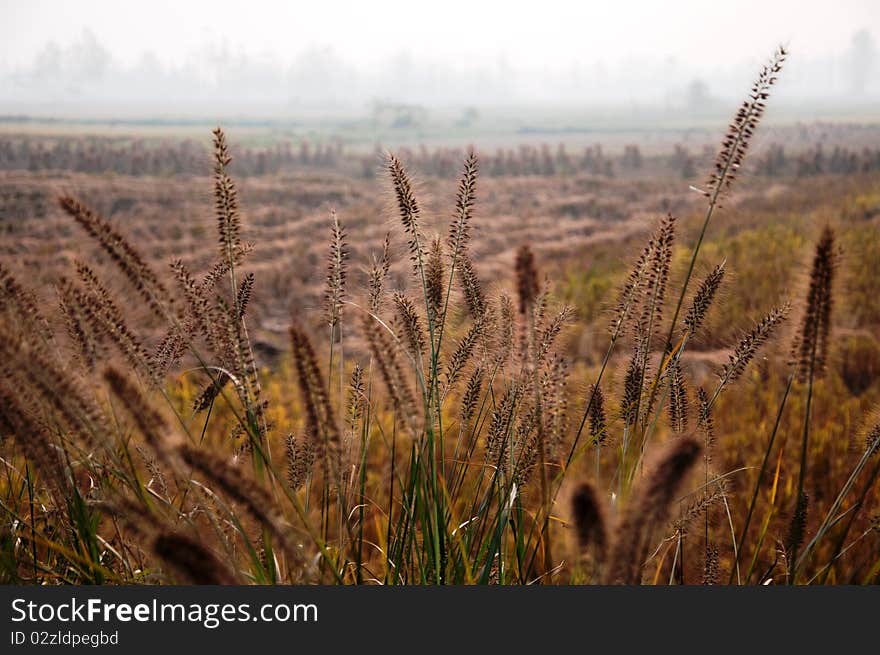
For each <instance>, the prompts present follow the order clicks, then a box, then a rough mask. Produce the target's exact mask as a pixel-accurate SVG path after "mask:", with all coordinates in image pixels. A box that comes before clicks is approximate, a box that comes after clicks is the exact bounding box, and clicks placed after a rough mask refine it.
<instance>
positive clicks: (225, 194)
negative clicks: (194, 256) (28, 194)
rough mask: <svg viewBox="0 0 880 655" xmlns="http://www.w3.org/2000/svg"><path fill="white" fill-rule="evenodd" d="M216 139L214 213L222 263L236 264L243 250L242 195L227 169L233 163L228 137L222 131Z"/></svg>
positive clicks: (216, 135) (217, 134) (217, 129)
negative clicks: (239, 196)
mask: <svg viewBox="0 0 880 655" xmlns="http://www.w3.org/2000/svg"><path fill="white" fill-rule="evenodd" d="M213 135H214V212H215V214H216V217H217V233H218V234H219V236H220V259H223V260H226V261H227V262H233V261H235V259H236V257H237V252H238V250H239V249H240V248H241V237H240V234H241V217H240V216H239V213H238V192H237V191H236V188H235V182H233V181H232V178H231V177H229V174H228V173H227V171H226V169H227V168H228V166H229V164H230V163H232V155H230V154H229V146H228V145H227V143H226V134H225V133H224V132H223V130H222V129H221V128H219V127H217V128H215V129H214V131H213Z"/></svg>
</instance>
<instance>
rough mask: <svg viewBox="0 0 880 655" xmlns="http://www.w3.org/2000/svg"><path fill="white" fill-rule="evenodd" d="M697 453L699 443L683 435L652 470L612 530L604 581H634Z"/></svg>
mask: <svg viewBox="0 0 880 655" xmlns="http://www.w3.org/2000/svg"><path fill="white" fill-rule="evenodd" d="M699 455H700V444H699V443H698V442H697V441H695V440H694V439H691V438H690V437H685V438H682V439H678V440H676V441H675V442H674V443H673V445H672V447H671V448H670V449H669V450H667V451H666V454H665V455H664V456H663V458H662V459H661V460H660V463H659V464H658V466H657V468H656V470H655V471H654V473H653V474H652V475H651V476H650V477H649V478H648V480H647V481H646V484H645V485H644V486H643V488H642V489H640V490H639V492H638V493H637V494H636V495H635V497H634V498H632V499H631V500H630V502H629V504H628V505H627V507H626V509H625V511H624V514H623V516H622V518H621V521H620V523H619V525H618V528H617V531H616V537H615V540H614V548H613V551H612V553H611V561H610V564H609V567H608V575H607V582H608V583H611V584H638V582H639V580H640V578H641V570H642V565H643V564H644V561H645V558H646V556H647V554H648V551H649V548H650V545H651V537H652V535H653V534H654V532H655V531H656V529H657V528H658V527H660V526H662V525H664V524H665V523H666V521H667V520H668V517H669V505H670V504H671V503H672V501H673V500H675V498H676V496H677V495H678V493H679V489H680V488H681V485H682V484H683V482H684V479H685V476H687V474H688V473H689V472H690V470H691V469H692V467H693V465H694V463H695V462H696V461H697V458H698V457H699Z"/></svg>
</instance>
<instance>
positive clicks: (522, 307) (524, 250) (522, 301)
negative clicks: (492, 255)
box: [515, 244, 538, 314]
mask: <svg viewBox="0 0 880 655" xmlns="http://www.w3.org/2000/svg"><path fill="white" fill-rule="evenodd" d="M515 268H516V291H517V294H518V295H519V313H520V314H525V313H526V312H527V311H528V310H529V308H531V306H532V304H533V303H534V302H535V298H536V297H537V295H538V271H537V269H536V268H535V255H534V254H533V253H532V249H531V248H530V247H529V245H528V244H523V245H522V246H520V248H519V250H517V252H516V267H515Z"/></svg>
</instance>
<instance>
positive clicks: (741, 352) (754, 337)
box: [721, 303, 790, 384]
mask: <svg viewBox="0 0 880 655" xmlns="http://www.w3.org/2000/svg"><path fill="white" fill-rule="evenodd" d="M789 308H790V306H789V304H788V303H786V304H784V305H782V306H781V307H774V308H773V309H771V310H770V312H769V313H768V314H767V315H766V316H765V317H764V318H762V319H761V320H760V321H758V322H757V323H756V324H755V325H754V327H752V329H751V330H749V331H748V332H747V333H746V335H745V336H744V337H743V338H742V339H741V340H740V342H739V343H738V344H737V345H736V348H734V350H733V354H732V355H729V356H728V361H727V363H726V364H725V365H724V366H723V367H722V368H721V381H722V384H727V383H728V382H733V381H734V380H736V379H737V378H738V377H739V376H740V375H742V374H743V371H745V370H746V366H748V364H749V362H750V361H752V359H753V358H754V356H755V355H756V354H757V352H758V350H759V349H760V348H761V346H763V345H764V344H765V343H767V341H768V340H769V339H770V337H771V336H773V333H774V332H775V331H776V329H777V328H778V327H779V326H780V325H781V324H782V323H783V322H784V321H785V319H786V318H788V312H789Z"/></svg>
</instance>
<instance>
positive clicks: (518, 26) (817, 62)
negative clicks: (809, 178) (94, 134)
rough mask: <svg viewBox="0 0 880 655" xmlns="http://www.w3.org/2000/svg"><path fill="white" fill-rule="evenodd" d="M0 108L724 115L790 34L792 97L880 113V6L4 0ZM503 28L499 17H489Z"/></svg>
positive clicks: (783, 92) (784, 87) (784, 100)
mask: <svg viewBox="0 0 880 655" xmlns="http://www.w3.org/2000/svg"><path fill="white" fill-rule="evenodd" d="M0 6H2V13H3V16H4V18H5V20H4V21H2V22H0V84H2V88H3V93H2V95H0V113H3V114H7V115H9V114H34V115H40V116H53V117H82V116H99V117H105V118H106V117H114V116H115V117H130V116H170V115H174V116H215V115H216V116H222V115H233V114H234V115H244V116H275V117H277V116H288V115H302V114H307V113H315V112H318V113H321V112H326V113H336V114H358V115H361V114H364V113H369V112H370V111H374V112H375V111H376V107H377V106H381V103H391V104H407V105H418V106H423V107H427V108H440V109H442V108H461V107H468V106H473V107H507V106H540V107H544V108H567V107H593V108H608V107H629V108H632V109H636V110H637V109H639V108H651V109H659V110H681V109H684V110H689V109H699V110H700V111H702V112H706V111H711V110H712V108H713V106H715V105H720V104H722V103H723V104H724V105H725V106H726V107H727V106H729V103H730V101H731V100H732V99H735V98H738V97H740V96H742V94H743V92H744V91H745V90H746V89H747V88H748V84H749V81H750V80H751V79H752V77H753V76H754V74H755V72H756V71H757V68H758V66H759V65H760V64H761V62H762V61H763V60H765V59H766V58H767V57H768V56H769V55H770V54H771V52H772V50H773V49H774V47H775V46H776V45H777V44H778V43H783V44H786V45H787V47H788V48H789V49H790V50H791V52H792V57H791V60H790V63H789V65H788V67H787V74H786V77H785V78H784V79H783V80H782V81H781V83H780V90H779V92H778V95H779V96H780V97H779V104H780V105H783V106H784V105H786V104H788V105H791V106H797V105H799V104H800V103H804V102H807V103H812V104H814V105H816V106H822V105H834V106H836V107H854V108H865V109H869V108H870V103H871V102H873V101H875V100H877V99H878V98H880V83H878V79H877V78H878V77H880V75H877V74H876V73H877V72H878V63H880V62H878V55H877V42H876V39H877V38H878V36H880V7H878V6H877V4H876V3H872V2H866V1H858V0H849V1H843V2H838V3H836V5H835V7H834V11H830V10H828V9H827V8H824V7H822V8H820V7H815V6H804V4H803V3H795V2H777V3H772V5H767V6H765V4H763V3H758V2H744V3H736V4H735V6H727V7H721V8H718V9H717V11H716V10H713V12H714V13H713V21H711V22H707V21H705V20H704V17H703V15H702V12H701V5H700V3H698V2H693V1H691V0H687V1H679V2H674V3H664V4H663V5H659V4H655V3H649V2H634V3H625V4H624V3H621V4H618V5H614V6H603V7H593V6H586V5H584V6H567V5H566V3H560V2H556V1H554V0H551V1H549V2H545V3H544V4H543V5H542V11H541V12H540V14H538V15H533V13H531V12H528V11H527V10H526V8H527V7H528V5H521V4H510V3H503V4H501V3H494V2H493V3H481V4H474V3H462V2H458V1H457V0H456V1H455V2H450V3H446V5H445V6H444V7H443V10H442V11H438V12H436V15H434V16H432V17H431V20H420V21H414V20H413V18H412V14H411V10H410V9H408V5H406V4H404V3H399V2H395V1H393V0H382V1H379V2H375V3H370V6H369V7H366V6H364V5H363V4H362V3H361V4H357V3H328V4H325V5H313V4H309V5H299V3H294V4H292V5H290V4H288V5H284V4H282V5H278V4H276V3H266V2H264V1H263V0H256V1H254V2H251V3H248V5H247V11H246V12H243V11H241V10H240V7H241V5H231V4H227V3H217V2H210V3H208V2H202V1H198V2H191V3H185V4H182V6H181V5H179V4H173V3H170V2H165V1H164V0H163V1H160V2H155V3H153V4H151V5H150V6H149V7H142V6H128V5H126V6H123V5H122V4H120V3H113V2H105V1H103V0H98V1H91V2H85V3H77V4H76V5H75V6H74V5H71V4H70V3H61V2H54V1H52V0H38V1H35V2H31V3H27V4H22V3H15V2H10V1H8V0H3V1H2V2H0ZM488 25H491V27H492V29H487V26H488Z"/></svg>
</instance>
